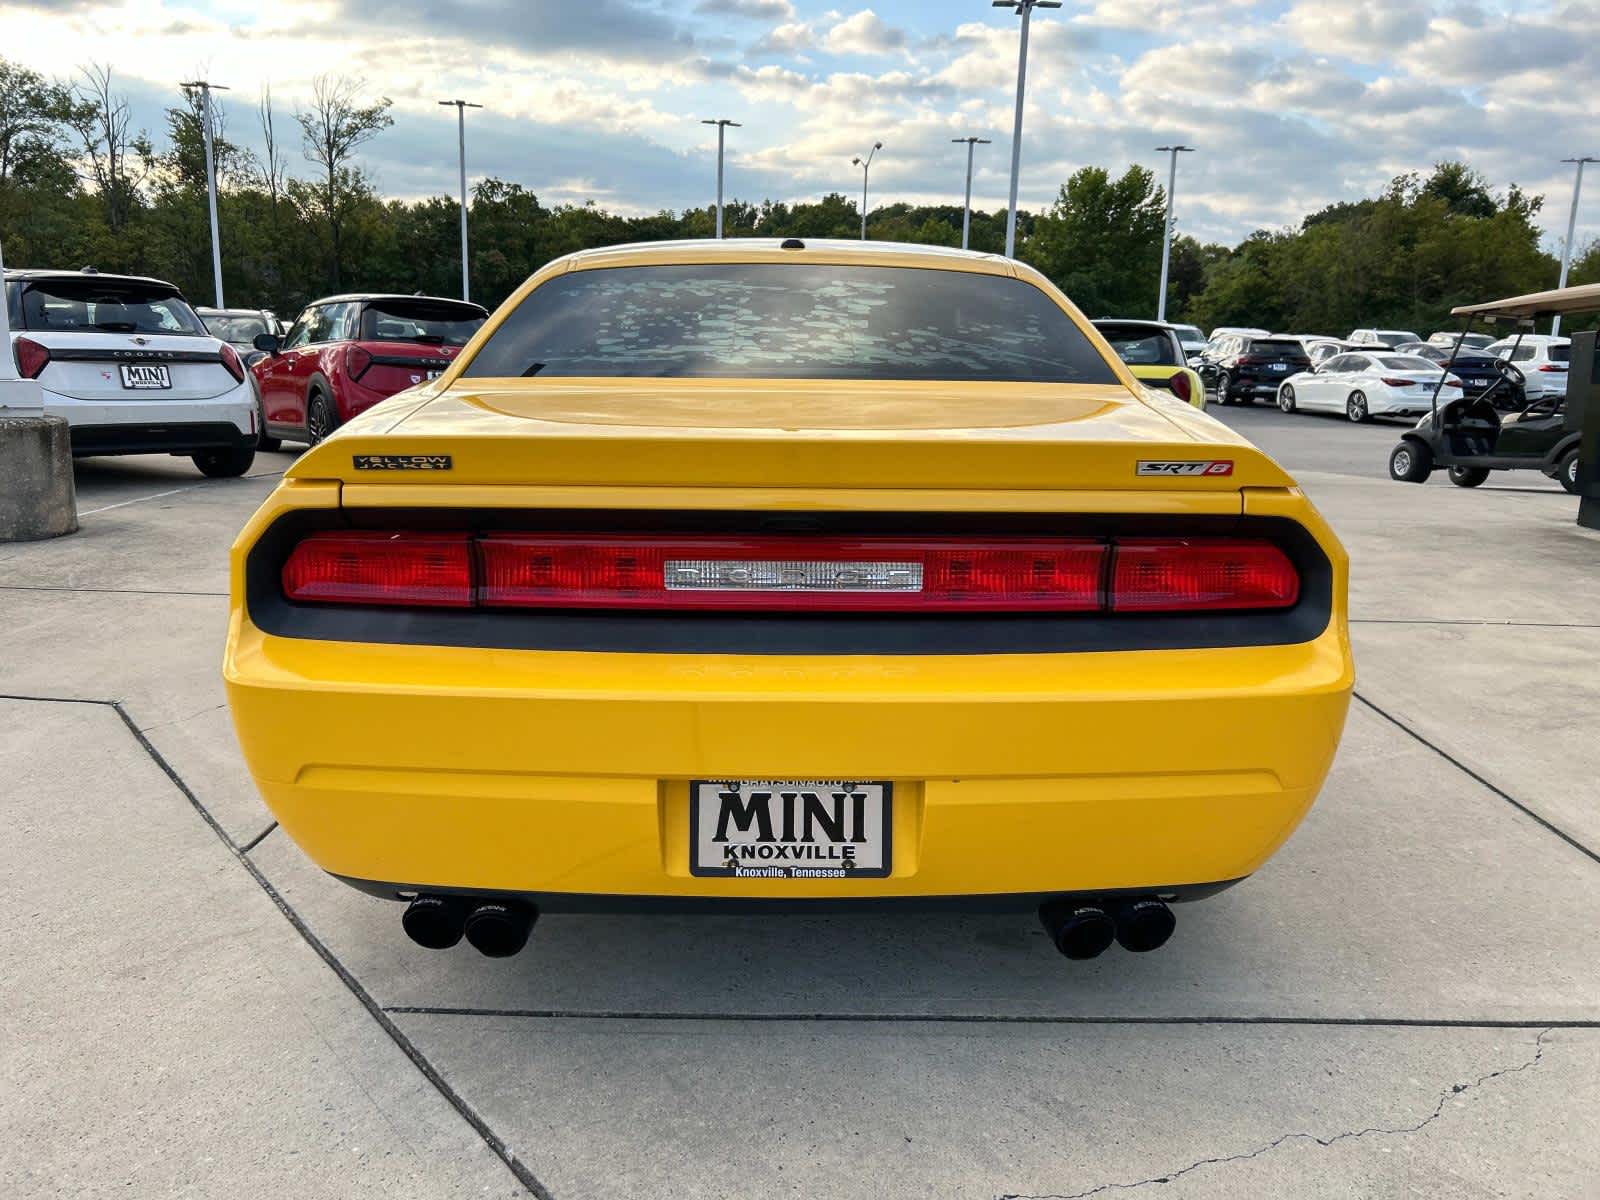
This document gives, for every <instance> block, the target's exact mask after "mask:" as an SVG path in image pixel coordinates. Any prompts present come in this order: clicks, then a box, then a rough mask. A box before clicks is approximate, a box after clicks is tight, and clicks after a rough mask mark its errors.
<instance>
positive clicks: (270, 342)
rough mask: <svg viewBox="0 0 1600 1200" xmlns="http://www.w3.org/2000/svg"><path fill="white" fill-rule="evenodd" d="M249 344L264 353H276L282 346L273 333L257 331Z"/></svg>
mask: <svg viewBox="0 0 1600 1200" xmlns="http://www.w3.org/2000/svg"><path fill="white" fill-rule="evenodd" d="M250 344H251V345H252V346H254V347H255V348H256V349H257V350H260V351H261V352H262V353H264V354H276V353H277V352H278V350H279V349H280V348H281V346H282V343H281V342H280V341H279V340H278V335H277V334H275V333H258V334H256V336H255V337H253V338H252V339H251V340H250Z"/></svg>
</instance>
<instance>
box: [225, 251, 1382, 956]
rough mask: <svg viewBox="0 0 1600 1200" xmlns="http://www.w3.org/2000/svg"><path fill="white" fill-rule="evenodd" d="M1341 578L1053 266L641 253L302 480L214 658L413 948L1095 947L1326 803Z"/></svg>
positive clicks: (1323, 548) (251, 734) (320, 845)
mask: <svg viewBox="0 0 1600 1200" xmlns="http://www.w3.org/2000/svg"><path fill="white" fill-rule="evenodd" d="M1346 568H1347V564H1346V559H1345V554H1344V551H1343V550H1342V548H1341V547H1340V545H1339V543H1338V541H1337V540H1336V539H1335V537H1334V535H1333V533H1332V532H1331V531H1330V530H1329V528H1328V526H1327V525H1326V524H1325V523H1324V521H1323V519H1322V518H1321V516H1319V515H1318V513H1317V511H1316V510H1315V509H1314V508H1313V507H1312V506H1311V504H1310V502H1309V501H1308V500H1307V499H1306V497H1305V495H1304V493H1302V492H1301V490H1300V489H1299V488H1298V487H1297V486H1296V485H1295V482H1294V480H1293V479H1291V478H1290V477H1289V476H1288V475H1287V474H1285V472H1284V471H1283V469H1282V468H1281V467H1279V466H1278V465H1277V464H1276V463H1274V462H1273V461H1272V460H1271V459H1269V458H1268V457H1267V456H1266V455H1264V454H1263V453H1261V452H1260V451H1259V450H1257V449H1255V448H1254V447H1252V446H1251V445H1250V444H1249V443H1247V442H1246V441H1245V440H1244V439H1242V438H1241V437H1239V436H1238V435H1236V434H1234V433H1233V432H1231V431H1229V430H1228V429H1227V428H1225V427H1224V426H1222V425H1221V424H1219V423H1217V422H1216V421H1213V420H1212V419H1210V418H1209V417H1207V416H1205V415H1204V414H1202V413H1200V412H1196V411H1194V410H1193V409H1190V408H1186V407H1182V406H1179V405H1175V404H1171V403H1169V402H1161V401H1158V400H1156V399H1155V397H1154V396H1153V395H1152V394H1151V393H1150V392H1148V391H1147V390H1146V389H1145V388H1144V387H1142V386H1141V385H1140V383H1139V381H1138V379H1137V378H1136V377H1135V376H1134V374H1133V373H1132V372H1131V371H1130V370H1129V369H1128V367H1126V366H1125V365H1124V364H1123V363H1122V362H1120V361H1119V360H1118V359H1117V357H1116V355H1115V354H1113V353H1112V352H1111V349H1110V347H1109V346H1108V345H1107V344H1106V341H1105V340H1104V339H1103V338H1102V337H1101V336H1100V335H1099V334H1098V333H1096V332H1095V330H1094V329H1093V327H1092V326H1091V325H1090V324H1089V322H1088V321H1086V320H1085V319H1084V317H1083V315H1082V314H1081V313H1079V312H1078V310H1077V309H1076V308H1074V307H1073V305H1072V304H1071V303H1070V302H1069V301H1068V300H1067V298H1066V297H1065V296H1063V295H1062V294H1061V293H1060V292H1059V291H1057V290H1056V289H1055V288H1054V287H1053V286H1052V285H1051V284H1050V283H1049V282H1048V281H1047V280H1046V279H1045V278H1044V277H1043V276H1041V275H1040V274H1039V273H1038V272H1036V271H1034V270H1032V269H1031V268H1029V267H1027V266H1025V265H1023V264H1021V263H1018V262H1014V261H1010V260H1008V259H1004V258H1000V257H997V256H993V255H981V254H975V253H966V252H961V251H953V250H943V249H939V248H934V247H916V246H905V245H889V244H876V243H871V242H853V241H852V242H829V241H821V242H819V241H811V240H807V241H801V240H799V239H788V240H785V241H782V242H779V241H775V240H758V239H753V238H752V239H746V238H741V239H737V240H729V241H700V242H682V243H665V244H653V245H641V246H630V247H616V248H610V249H603V250H593V251H587V252H584V253H580V254H575V255H571V256H569V257H566V258H562V259H559V260H557V261H555V262H552V263H550V264H549V265H548V266H546V267H544V268H543V269H542V270H540V271H539V272H538V273H537V274H536V275H534V276H533V277H532V278H531V279H530V280H528V282H527V283H526V284H524V285H523V287H522V288H521V289H520V290H519V291H518V292H517V293H516V294H515V295H513V296H512V297H511V298H510V299H509V300H507V301H506V303H505V304H503V305H502V306H501V307H500V308H499V310H498V311H497V312H495V314H494V315H493V316H492V317H491V318H490V319H489V321H488V323H487V324H486V325H485V326H484V327H483V329H482V330H481V331H480V332H479V333H478V334H477V335H476V336H475V337H474V339H473V340H472V342H470V343H469V344H468V345H467V346H466V347H465V349H464V350H463V351H462V353H461V355H460V357H459V358H457V359H456V360H455V361H454V362H453V363H452V365H451V366H450V367H449V368H448V369H447V370H446V371H445V372H444V374H443V375H442V376H441V377H440V378H439V379H437V380H434V381H430V382H428V383H425V384H424V385H422V386H420V387H417V388H414V389H412V390H410V391H408V392H403V393H401V394H399V395H397V396H395V397H393V398H392V399H390V400H388V401H386V402H384V403H383V404H380V405H378V406H376V407H374V408H373V409H371V410H369V411H368V412H366V413H363V414H362V415H360V416H359V417H357V418H356V419H354V420H352V421H351V422H349V423H348V424H347V425H345V426H344V427H343V428H341V429H340V430H339V431H338V432H337V433H336V434H335V435H334V436H333V437H330V438H329V439H328V440H326V441H325V442H323V443H322V444H321V445H319V446H316V447H314V448H313V449H311V450H310V451H309V452H308V453H306V454H305V455H304V456H303V457H302V458H300V459H299V460H298V461H297V462H296V463H295V464H294V465H293V466H292V467H291V468H290V469H289V470H288V472H287V473H286V474H285V477H284V478H283V480H282V482H281V483H280V484H279V485H278V487H277V488H276V489H275V490H274V491H273V493H272V494H271V495H270V496H269V497H268V498H267V500H266V501H265V503H264V504H263V505H262V506H261V508H260V510H259V511H258V512H257V513H256V514H255V515H254V516H253V517H252V518H251V520H250V522H249V524H248V525H247V526H246V527H245V529H244V530H243V531H242V532H241V533H240V535H239V537H238V539H237V541H236V542H235V544H234V547H233V554H232V575H231V616H230V621H229V628H228V636H227V647H226V652H225V661H224V667H223V672H224V677H225V680H226V684H227V692H228V699H229V703H230V705H231V707H232V712H233V718H234V722H235V726H236V728H237V731H238V735H239V741H240V744H241V746H242V748H243V752H244V757H245V760H246V762H247V764H248V766H249V770H250V772H251V774H252V775H253V777H254V779H255V782H256V784H257V785H258V786H259V788H260V791H261V793H262V795H263V796H264V797H265V799H266V802H267V804H268V805H269V806H270V807H271V809H272V811H273V813H274V814H275V815H276V816H277V818H278V820H279V821H280V822H281V823H282V825H283V828H284V829H285V830H286V831H287V832H288V833H289V834H290V836H291V837H293V838H294V840H295V841H296V842H297V843H298V844H299V845H300V846H301V847H302V848H303V849H304V851H305V852H306V853H307V854H308V855H309V856H310V857H311V858H312V859H313V860H315V861H316V862H317V863H318V864H319V865H320V866H321V867H323V868H324V869H325V870H327V871H329V872H332V873H333V874H334V875H336V876H338V877H340V878H341V879H343V880H345V881H347V882H349V883H351V884H353V885H355V886H356V887H359V888H362V889H364V890H366V891H368V892H371V893H373V894H376V895H380V896H385V897H389V898H398V899H405V900H408V901H409V902H410V903H409V905H408V907H407V909H406V910H405V917H404V922H403V923H404V926H405V928H406V930H407V932H408V933H409V934H410V935H411V936H412V937H413V939H414V940H416V941H418V942H419V943H421V944H423V945H427V946H433V947H445V946H449V945H452V944H454V943H455V942H457V941H459V940H460V939H461V938H462V937H463V936H465V937H466V939H467V940H468V941H469V942H470V943H471V944H472V945H474V946H475V947H477V948H478V949H479V950H480V951H482V952H484V953H487V954H491V955H505V954H511V953H515V952H516V951H517V950H519V949H520V948H521V947H522V945H523V943H524V942H525V941H526V939H527V937H528V933H529V929H530V927H531V925H532V923H533V921H534V919H535V917H537V916H538V914H539V913H541V912H566V911H585V910H609V911H615V910H619V909H624V910H648V909H682V908H687V909H701V908H713V909H717V910H720V911H767V910H773V909H789V910H793V909H798V910H801V911H813V912H814V911H833V910H836V909H841V908H843V909H853V908H863V909H879V908H882V909H887V908H892V907H895V906H904V905H913V906H936V907H938V906H943V907H957V908H975V909H987V910H1018V911H1022V910H1026V911H1038V912H1039V914H1040V915H1041V917H1042V919H1043V920H1044V923H1045V925H1046V928H1047V929H1048V930H1049V932H1050V935H1051V937H1052V939H1053V940H1054V941H1055V943H1056V945H1057V946H1058V948H1059V949H1061V950H1062V952H1063V953H1065V954H1067V955H1068V956H1069V957H1074V958H1087V957H1093V956H1094V955H1096V954H1098V953H1100V952H1101V951H1103V950H1104V949H1106V948H1107V947H1108V946H1109V945H1110V944H1111V942H1112V941H1113V939H1115V940H1117V941H1120V942H1121V944H1122V945H1123V946H1125V947H1127V948H1128V949H1131V950H1149V949H1153V948H1154V947H1156V946H1158V945H1160V944H1161V943H1162V942H1164V941H1165V940H1166V938H1167V936H1168V935H1169V934H1170V933H1171V931H1172V927H1173V920H1174V918H1173V914H1172V911H1171V909H1170V908H1169V907H1168V905H1169V902H1171V901H1175V900H1189V899H1197V898H1200V897H1203V896H1206V895H1209V894H1211V893H1214V892H1216V891H1218V890H1220V889H1222V888H1225V887H1227V886H1228V885H1230V884H1232V883H1234V882H1237V881H1238V880H1240V879H1243V878H1244V877H1245V876H1247V875H1249V874H1250V873H1251V872H1253V871H1255V870H1256V869H1257V868H1258V867H1259V866H1261V864H1262V863H1263V862H1264V861H1265V860H1266V859H1267V858H1268V857H1269V856H1270V855H1271V854H1272V853H1273V852H1274V851H1275V850H1276V849H1277V847H1278V846H1279V845H1280V844H1281V843H1282V842H1283V841H1284V839H1285V838H1287V837H1288V836H1289V834H1290V833H1291V832H1292V831H1293V829H1294V828H1295V826H1296V825H1297V824H1298V823H1299V822H1300V820H1301V818H1302V817H1303V816H1304V814H1305V812H1306V810H1307V809H1308V808H1309V807H1310V805H1311V803H1312V801H1313V800H1314V798H1315V797H1316V794H1317V791H1318V789H1319V787H1320V786H1321V784H1322V781H1323V777H1324V775H1325V774H1326V772H1327V770H1328V767H1329V764H1330V763H1331V761H1332V759H1333V756H1334V751H1335V748H1336V747H1337V744H1338V741H1339V737H1340V733H1341V730H1342V727H1343V724H1344V718H1345V710H1346V706H1347V703H1348V700H1349V696H1350V689H1351V684H1352V667H1351V658H1350V644H1349V639H1348V636H1347V631H1346V624H1345V587H1346V576H1347V569H1346Z"/></svg>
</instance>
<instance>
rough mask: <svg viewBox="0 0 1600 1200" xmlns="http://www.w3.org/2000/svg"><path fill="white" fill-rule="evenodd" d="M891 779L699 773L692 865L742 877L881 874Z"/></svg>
mask: <svg viewBox="0 0 1600 1200" xmlns="http://www.w3.org/2000/svg"><path fill="white" fill-rule="evenodd" d="M892 790H893V789H892V787H891V785H890V784H888V783H883V782H877V783H869V782H862V781H860V780H848V779H809V780H784V779H715V780H706V779H697V780H695V781H694V782H692V783H691V784H690V785H689V873H690V874H692V875H720V876H726V877H732V878H739V879H881V878H883V877H884V876H886V875H888V874H889V867H890V857H889V851H890V845H889V840H890V839H889V831H890V824H889V804H890V793H891V792H892Z"/></svg>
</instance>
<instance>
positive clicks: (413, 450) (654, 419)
mask: <svg viewBox="0 0 1600 1200" xmlns="http://www.w3.org/2000/svg"><path fill="white" fill-rule="evenodd" d="M444 456H448V465H447V466H446V463H445V459H444ZM1141 464H1144V465H1141ZM1206 464H1218V465H1216V466H1213V467H1212V468H1211V469H1210V470H1209V472H1207V471H1206V470H1205V469H1204V468H1205V465H1206ZM1221 464H1226V466H1222V465H1221ZM288 475H289V476H290V477H293V478H300V479H342V480H345V481H348V482H359V483H362V484H375V485H380V486H381V485H384V484H419V483H426V484H429V485H458V484H510V485H517V484H521V485H590V486H625V485H633V486H652V487H683V486H699V487H805V488H868V489H871V488H953V489H999V490H1008V491H1010V490H1021V489H1027V490H1034V489H1041V490H1089V489H1094V490H1122V489H1130V490H1131V489H1137V490H1141V491H1144V490H1149V489H1182V490H1186V491H1193V490H1195V489H1201V490H1208V491H1209V490H1216V491H1234V490H1236V489H1238V488H1241V487H1286V486H1292V484H1293V481H1292V480H1291V479H1290V478H1289V476H1288V475H1286V474H1285V473H1284V471H1283V470H1282V468H1280V467H1279V466H1278V465H1277V464H1276V463H1274V462H1273V461H1272V460H1271V459H1269V458H1267V457H1266V456H1265V455H1264V454H1262V453H1261V452H1260V451H1258V450H1256V449H1255V448H1254V447H1252V446H1251V445H1250V444H1249V443H1248V442H1246V441H1245V440H1244V439H1243V438H1241V437H1239V436H1238V435H1237V434H1235V433H1233V431H1231V430H1230V429H1228V428H1227V427H1226V426H1224V425H1222V424H1221V423H1220V422H1218V421H1216V420H1214V419H1212V418H1210V417H1207V416H1205V415H1204V414H1202V413H1200V412H1198V411H1197V410H1195V409H1193V408H1191V407H1189V406H1188V405H1185V404H1182V403H1180V402H1179V401H1177V400H1175V399H1162V398H1157V397H1152V398H1151V399H1149V400H1148V401H1147V400H1145V399H1142V398H1140V397H1136V396H1135V395H1134V394H1133V393H1132V392H1131V391H1129V390H1128V389H1127V388H1125V387H1122V386H1120V385H1067V384H1029V383H986V384H981V385H972V384H938V383H923V382H902V381H868V382H839V381H833V382H824V383H818V382H816V381H810V380H804V381H800V380H796V381H788V380H784V381H766V380H762V381H748V380H707V379H660V378H651V379H638V380H632V379H606V380H568V381H561V382H556V381H553V380H551V381H542V380H529V381H526V382H523V383H513V384H505V383H503V382H501V383H495V384H491V385H490V386H482V387H477V386H465V385H464V384H463V383H460V382H458V383H456V384H454V385H453V386H449V387H444V388H441V387H439V386H437V385H435V386H434V387H431V388H424V389H421V390H419V391H413V392H410V393H408V394H406V395H402V396H397V397H394V398H392V399H391V400H388V401H385V402H384V403H382V404H379V405H376V406H375V407H373V408H372V409H370V410H369V411H368V412H366V413H364V414H362V415H361V416H360V417H358V418H356V419H355V420H354V421H352V422H350V423H349V424H348V425H346V426H345V427H344V428H342V429H341V430H340V431H339V433H338V434H337V436H335V437H334V438H332V439H330V440H329V441H327V442H325V443H323V444H322V445H320V446H318V447H316V448H315V449H313V450H311V451H309V452H308V453H307V454H306V455H305V456H303V457H302V458H301V459H300V460H299V461H298V462H297V463H296V464H295V465H294V466H293V467H292V468H291V469H290V471H289V472H288Z"/></svg>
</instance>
